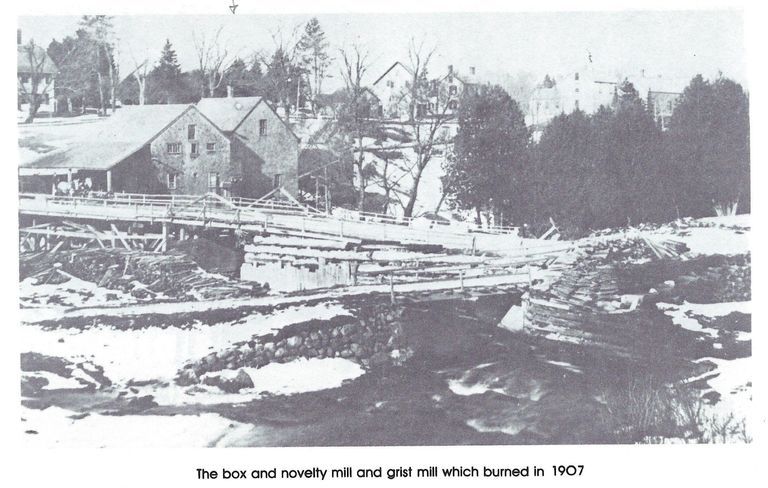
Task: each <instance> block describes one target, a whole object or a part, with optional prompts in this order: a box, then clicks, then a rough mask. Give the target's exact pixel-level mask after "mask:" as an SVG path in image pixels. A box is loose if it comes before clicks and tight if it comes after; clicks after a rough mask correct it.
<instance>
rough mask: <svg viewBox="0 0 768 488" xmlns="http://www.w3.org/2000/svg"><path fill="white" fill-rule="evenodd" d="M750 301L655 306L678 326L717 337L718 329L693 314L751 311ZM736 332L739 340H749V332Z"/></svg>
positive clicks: (658, 304)
mask: <svg viewBox="0 0 768 488" xmlns="http://www.w3.org/2000/svg"><path fill="white" fill-rule="evenodd" d="M751 305H752V302H728V303H705V304H704V303H688V302H685V303H683V304H682V305H674V304H670V303H657V304H656V306H657V307H658V308H659V309H660V310H663V311H664V313H665V314H667V315H669V316H670V317H672V321H673V322H674V323H675V324H677V325H679V326H680V327H682V328H684V329H687V330H690V331H693V332H701V333H704V334H707V335H709V336H710V337H713V338H717V335H718V330H717V329H713V328H711V327H705V326H704V325H702V324H701V323H700V322H699V321H698V320H696V319H695V318H694V316H697V315H700V316H703V317H710V318H715V317H724V316H726V315H728V314H731V313H733V312H741V313H744V314H749V313H751V312H750V311H751V309H752V306H751ZM734 332H737V333H738V334H737V335H738V338H739V340H749V339H750V334H749V333H746V332H739V331H734Z"/></svg>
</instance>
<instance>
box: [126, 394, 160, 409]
mask: <svg viewBox="0 0 768 488" xmlns="http://www.w3.org/2000/svg"><path fill="white" fill-rule="evenodd" d="M156 406H157V402H156V401H155V400H154V397H153V396H152V395H145V396H141V397H135V398H131V399H130V400H128V408H130V409H131V410H133V411H134V412H141V411H142V410H147V409H149V408H153V407H156Z"/></svg>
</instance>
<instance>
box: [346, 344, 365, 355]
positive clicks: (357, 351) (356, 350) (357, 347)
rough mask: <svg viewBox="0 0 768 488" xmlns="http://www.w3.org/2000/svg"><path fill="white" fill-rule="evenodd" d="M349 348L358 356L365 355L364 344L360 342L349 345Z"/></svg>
mask: <svg viewBox="0 0 768 488" xmlns="http://www.w3.org/2000/svg"><path fill="white" fill-rule="evenodd" d="M349 350H350V351H351V352H352V354H354V355H355V356H356V357H360V356H362V355H363V353H364V352H365V349H364V348H363V346H361V345H360V344H357V343H355V344H352V345H351V346H349Z"/></svg>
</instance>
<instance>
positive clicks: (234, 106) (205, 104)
mask: <svg viewBox="0 0 768 488" xmlns="http://www.w3.org/2000/svg"><path fill="white" fill-rule="evenodd" d="M262 100H263V98H262V97H226V98H203V99H202V100H200V101H199V102H197V109H198V110H200V112H202V113H203V114H205V116H206V117H208V118H209V119H211V120H212V121H213V123H214V124H216V125H217V126H219V128H220V129H221V130H223V131H224V132H232V131H234V130H235V129H236V128H237V126H238V125H240V122H242V121H243V119H245V117H246V116H247V115H248V114H249V113H251V110H253V109H254V108H255V107H256V105H258V104H259V103H261V101H262Z"/></svg>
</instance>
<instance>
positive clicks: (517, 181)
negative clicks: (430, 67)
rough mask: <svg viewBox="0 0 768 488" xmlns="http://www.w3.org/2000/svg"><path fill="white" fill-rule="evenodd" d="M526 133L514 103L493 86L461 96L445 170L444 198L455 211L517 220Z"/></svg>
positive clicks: (519, 112)
mask: <svg viewBox="0 0 768 488" xmlns="http://www.w3.org/2000/svg"><path fill="white" fill-rule="evenodd" d="M528 138H529V131H528V128H527V127H526V126H525V121H524V115H523V113H522V111H521V110H520V108H519V106H518V105H517V102H515V101H514V100H512V98H510V96H509V95H508V94H507V92H505V91H504V90H503V89H502V88H501V87H499V86H491V87H483V88H482V89H480V90H478V91H477V92H476V93H472V94H468V95H466V96H465V97H464V98H463V100H462V103H461V108H460V110H459V131H458V133H457V135H456V139H455V142H454V154H453V156H452V157H450V158H448V160H447V162H446V164H445V170H446V179H445V182H446V184H447V187H446V192H447V193H448V195H449V198H450V199H451V201H452V202H453V203H454V204H455V205H456V206H458V207H459V208H464V209H474V210H475V212H476V214H477V217H478V220H479V218H480V214H481V212H482V211H489V212H491V213H492V214H493V215H495V216H496V217H497V218H498V217H499V215H500V213H501V212H502V211H504V210H506V211H507V215H511V216H513V217H518V218H519V217H522V212H521V207H522V204H523V203H524V202H523V201H522V196H523V195H524V188H523V185H524V180H523V176H522V175H523V170H524V168H525V165H526V160H527V145H528Z"/></svg>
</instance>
